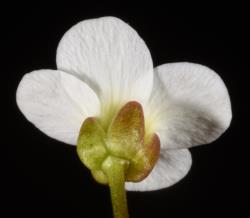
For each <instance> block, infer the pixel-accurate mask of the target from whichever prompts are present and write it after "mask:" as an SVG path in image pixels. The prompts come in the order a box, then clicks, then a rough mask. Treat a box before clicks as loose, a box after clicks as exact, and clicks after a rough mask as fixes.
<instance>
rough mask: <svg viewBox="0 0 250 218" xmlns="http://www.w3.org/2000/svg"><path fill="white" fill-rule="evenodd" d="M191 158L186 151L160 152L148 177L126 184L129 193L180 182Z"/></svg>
mask: <svg viewBox="0 0 250 218" xmlns="http://www.w3.org/2000/svg"><path fill="white" fill-rule="evenodd" d="M191 165H192V157H191V154H190V152H189V151H188V150H187V149H179V150H171V151H169V150H165V151H163V150H161V154H160V158H159V160H158V162H157V164H156V166H155V168H154V169H153V171H152V172H151V173H150V174H149V176H148V177H147V178H146V179H144V180H143V181H141V182H139V183H132V182H127V183H126V189H127V190H129V191H153V190H158V189H163V188H167V187H169V186H171V185H173V184H175V183H177V182H178V181H180V180H181V179H182V178H183V177H184V176H185V175H186V174H187V173H188V171H189V169H190V167H191Z"/></svg>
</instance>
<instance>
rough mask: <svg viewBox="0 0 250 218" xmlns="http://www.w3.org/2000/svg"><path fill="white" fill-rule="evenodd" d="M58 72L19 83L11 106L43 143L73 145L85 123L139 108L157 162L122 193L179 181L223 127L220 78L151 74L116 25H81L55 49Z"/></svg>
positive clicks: (190, 67) (202, 71)
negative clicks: (154, 142)
mask: <svg viewBox="0 0 250 218" xmlns="http://www.w3.org/2000/svg"><path fill="white" fill-rule="evenodd" d="M56 61H57V68H58V70H49V69H47V70H37V71H33V72H31V73H29V74H26V75H24V77H23V78H22V81H21V82H20V84H19V87H18V90H17V96H16V99H17V104H18V106H19V108H20V110H21V111H22V112H23V114H24V115H25V117H26V118H27V119H28V120H29V121H30V122H32V123H33V124H34V125H35V126H36V127H37V128H39V129H40V130H41V131H43V132H44V133H45V134H47V135H48V136H50V137H52V138H55V139H57V140H59V141H62V142H65V143H68V144H71V145H76V142H77V138H78V134H79V131H80V127H81V125H82V123H83V121H84V120H85V119H86V118H88V117H93V116H94V117H100V119H101V120H102V124H103V126H104V127H107V126H108V125H109V123H110V120H111V119H112V117H114V115H115V114H116V113H117V112H118V111H119V109H120V108H121V107H122V106H123V105H125V104H126V103H127V102H130V101H136V102H139V103H140V104H141V105H142V107H143V111H144V117H145V128H146V131H147V132H150V133H156V134H157V135H158V136H159V138H160V145H161V150H160V158H159V160H158V162H157V164H156V166H155V167H154V169H153V171H152V172H151V173H150V174H149V176H148V177H147V178H146V179H144V180H143V181H141V182H139V183H130V182H128V183H126V188H127V190H139V191H147V190H157V189H161V188H165V187H168V186H170V185H172V184H174V183H176V182H178V181H179V180H180V179H181V178H183V177H184V176H185V175H186V174H187V172H188V171H189V169H190V166H191V163H192V159H191V155H190V152H189V151H188V148H189V147H192V146H196V145H200V144H207V143H210V142H212V141H214V140H215V139H217V138H218V137H219V136H220V135H221V134H222V133H223V132H224V131H225V130H226V129H227V128H228V126H229V124H230V121H231V117H232V114H231V105H230V99H229V96H228V92H227V89H226V87H225V85H224V83H223V81H222V80H221V78H220V77H219V76H218V75H217V74H216V73H215V72H214V71H212V70H211V69H209V68H207V67H204V66H202V65H199V64H193V63H172V64H164V65H161V66H158V67H156V68H153V64H152V59H151V56H150V52H149V50H148V48H147V46H146V45H145V43H144V41H143V40H142V39H141V38H140V37H139V36H138V34H137V33H136V32H135V30H133V29H132V28H131V27H130V26H129V25H127V24H126V23H124V22H123V21H121V20H120V19H118V18H114V17H103V18H99V19H91V20H86V21H83V22H80V23H78V24H76V25H75V26H73V27H72V28H71V29H70V30H69V31H68V32H66V34H65V35H64V36H63V38H62V40H61V41H60V43H59V46H58V49H57V58H56Z"/></svg>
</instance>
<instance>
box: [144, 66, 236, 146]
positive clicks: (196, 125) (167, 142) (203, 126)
mask: <svg viewBox="0 0 250 218" xmlns="http://www.w3.org/2000/svg"><path fill="white" fill-rule="evenodd" d="M155 74H156V76H155V80H154V89H153V91H152V96H151V101H150V103H149V106H148V108H149V110H148V112H147V114H148V115H147V117H150V116H151V119H153V120H154V122H151V123H155V126H154V130H155V131H156V132H157V133H158V135H159V137H160V140H161V144H162V145H163V147H164V148H170V149H171V148H173V149H175V148H185V147H191V146H194V145H200V144H206V143H210V142H212V141H214V140H215V139H217V138H218V137H219V136H220V135H221V134H222V133H223V132H224V131H225V130H226V129H227V128H228V126H229V125H230V121H231V117H232V112H231V104H230V99H229V95H228V91H227V88H226V86H225V84H224V83H223V81H222V80H221V78H220V77H219V75H218V74H216V73H215V72H214V71H212V70H211V69H209V68H207V67H205V66H202V65H198V64H192V63H173V64H165V65H161V66H159V67H157V68H156V69H155ZM147 117H146V118H147Z"/></svg>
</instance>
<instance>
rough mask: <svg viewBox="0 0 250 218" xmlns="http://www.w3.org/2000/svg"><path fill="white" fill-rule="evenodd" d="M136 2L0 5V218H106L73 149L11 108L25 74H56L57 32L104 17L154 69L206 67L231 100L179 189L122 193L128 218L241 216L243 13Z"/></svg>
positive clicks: (245, 68)
mask: <svg viewBox="0 0 250 218" xmlns="http://www.w3.org/2000/svg"><path fill="white" fill-rule="evenodd" d="M144 4H145V3H144ZM144 4H142V5H141V6H140V7H135V5H134V4H131V5H129V4H128V5H124V4H121V3H117V5H112V6H108V5H105V6H101V5H99V3H96V4H93V5H91V6H90V5H87V4H86V2H83V3H82V4H77V3H74V4H73V3H71V4H69V2H66V3H63V2H61V3H58V5H56V6H55V5H53V6H52V5H51V3H50V4H45V3H40V4H39V3H36V4H34V3H33V4H31V3H27V4H23V3H22V4H19V5H16V4H15V3H13V5H8V6H6V7H2V8H1V9H2V11H3V13H2V15H4V16H3V18H2V20H1V22H2V23H3V25H2V27H1V29H2V34H1V36H2V37H4V38H3V40H2V42H1V44H2V45H1V47H2V49H1V55H2V58H1V60H2V61H1V62H2V63H1V66H2V68H1V69H2V72H1V76H3V77H4V78H3V77H2V81H1V82H2V85H1V88H3V91H2V93H3V98H2V99H3V101H2V102H4V104H3V105H2V106H1V109H3V113H2V116H1V117H2V119H1V120H2V122H1V123H2V126H3V127H4V128H3V131H2V134H1V135H2V136H1V137H2V140H1V141H2V143H1V144H2V145H1V160H3V161H4V162H3V165H2V166H3V170H2V171H1V181H3V182H4V185H3V186H2V191H3V192H2V193H3V194H1V197H2V199H3V204H2V206H3V210H1V213H5V215H4V216H1V215H0V216H1V217H17V216H18V217H27V218H29V217H60V218H63V217H71V218H78V217H112V209H111V204H110V198H109V190H108V188H107V187H104V186H101V185H99V184H97V183H96V182H95V181H94V180H93V179H92V177H91V175H90V173H89V172H88V170H87V169H86V168H85V167H84V166H83V165H82V164H81V163H80V161H79V160H78V157H77V155H76V151H75V147H72V146H69V145H66V144H63V143H60V142H57V141H55V140H53V139H51V138H49V137H47V136H45V135H44V134H43V133H42V132H40V131H39V130H38V129H36V128H34V127H33V125H32V124H31V123H29V122H27V120H26V119H25V118H24V117H23V115H22V114H21V112H20V111H19V110H18V108H17V106H16V103H15V92H16V88H17V85H18V83H19V81H20V80H21V78H22V76H23V75H24V74H25V73H28V72H30V71H32V70H35V69H46V68H48V69H56V64H55V55H56V48H57V44H58V42H59V40H60V39H61V37H62V35H63V34H64V33H65V31H67V30H68V29H69V28H70V27H71V26H72V25H74V24H76V23H77V22H79V21H82V20H84V19H91V18H96V17H101V16H107V15H109V16H117V17H119V18H121V19H123V20H124V21H126V22H128V23H129V24H130V25H131V26H132V27H133V28H134V29H136V30H137V32H138V33H139V35H140V36H141V37H142V38H143V39H144V40H145V42H146V44H147V45H148V47H149V49H150V51H151V54H152V58H153V62H154V66H157V65H160V64H163V63H166V62H178V61H189V62H196V63H200V64H203V65H206V66H209V67H210V68H212V69H214V70H215V71H216V72H217V73H218V74H219V75H220V76H221V77H222V78H223V80H224V82H225V84H226V85H227V87H228V90H229V94H230V96H231V101H232V110H233V120H232V124H231V127H230V128H229V129H228V131H227V132H226V133H225V134H224V135H223V136H222V137H221V138H220V139H219V140H217V141H215V142H214V143H212V144H210V145H205V146H200V147H196V148H192V149H191V153H192V157H193V165H192V169H191V171H190V173H189V174H188V175H187V176H186V177H185V179H183V180H182V181H181V182H179V183H178V184H176V185H174V186H172V187H170V188H168V189H165V190H160V191H155V192H147V193H133V192H129V193H128V203H129V210H130V216H131V217H132V218H133V217H145V218H147V217H156V218H160V217H171V218H174V217H183V216H186V217H193V218H195V217H229V216H233V217H247V215H246V214H245V212H246V211H247V209H248V210H249V202H247V200H249V187H248V185H249V181H248V178H247V176H248V174H249V167H248V166H249V163H248V160H249V153H248V147H249V146H250V145H249V141H247V136H248V134H249V133H248V121H247V119H248V116H249V115H248V112H249V110H248V109H249V108H248V105H247V103H248V101H249V97H248V93H249V91H248V88H249V85H247V84H248V74H249V72H250V71H249V69H250V67H249V34H248V29H249V26H250V25H249V21H248V18H249V16H248V15H247V13H246V11H245V10H244V6H242V7H236V6H235V5H232V6H231V7H230V8H229V7H228V4H227V5H224V6H223V7H218V6H217V5H206V4H203V5H200V6H199V8H196V7H186V6H183V7H181V4H180V5H179V6H178V7H172V6H170V5H166V4H165V5H163V4H156V3H154V2H151V4H150V5H147V7H146V5H144ZM154 4H155V5H157V6H155V5H154ZM190 8H192V10H191V9H190ZM247 198H248V199H247ZM247 207H248V208H247ZM243 214H245V215H243ZM248 215H249V213H248Z"/></svg>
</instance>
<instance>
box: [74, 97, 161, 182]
mask: <svg viewBox="0 0 250 218" xmlns="http://www.w3.org/2000/svg"><path fill="white" fill-rule="evenodd" d="M159 150H160V141H159V138H158V136H157V135H156V134H151V135H147V134H145V125H144V115H143V109H142V106H141V105H140V104H139V103H138V102H135V101H131V102H128V103H127V104H125V105H124V106H123V107H122V108H121V109H120V111H119V112H118V113H117V114H116V116H115V117H114V118H113V120H112V121H111V123H110V125H109V127H108V129H107V130H106V131H105V130H104V128H103V127H102V125H101V123H100V122H99V118H97V117H89V118H87V119H86V120H85V121H84V122H83V124H82V127H81V130H80V134H79V137H78V143H77V153H78V156H79V157H80V160H81V161H82V162H83V163H84V165H85V166H86V167H87V168H89V169H90V170H91V173H92V175H93V177H94V178H95V180H96V181H98V182H99V183H103V184H108V183H109V181H108V176H107V175H106V169H107V164H109V163H117V161H119V164H122V165H123V166H124V171H125V172H124V175H125V180H126V181H132V182H139V181H141V180H143V179H144V178H145V177H147V175H148V174H149V173H150V172H151V170H152V169H153V167H154V165H155V164H156V162H157V160H158V157H159ZM114 158H115V160H116V161H110V160H111V159H112V160H113V159H114Z"/></svg>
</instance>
